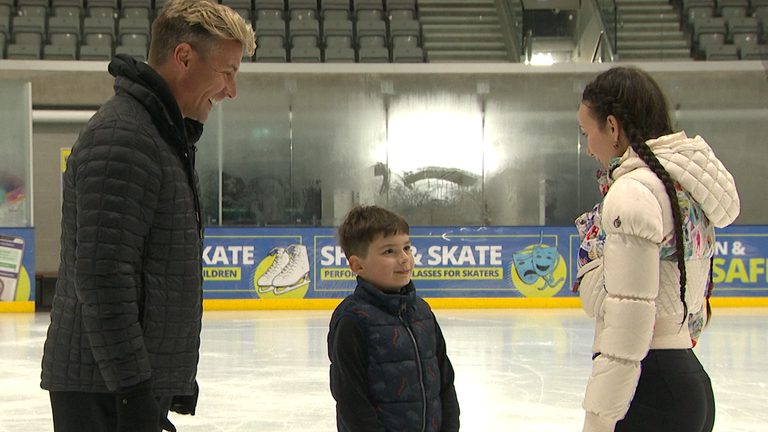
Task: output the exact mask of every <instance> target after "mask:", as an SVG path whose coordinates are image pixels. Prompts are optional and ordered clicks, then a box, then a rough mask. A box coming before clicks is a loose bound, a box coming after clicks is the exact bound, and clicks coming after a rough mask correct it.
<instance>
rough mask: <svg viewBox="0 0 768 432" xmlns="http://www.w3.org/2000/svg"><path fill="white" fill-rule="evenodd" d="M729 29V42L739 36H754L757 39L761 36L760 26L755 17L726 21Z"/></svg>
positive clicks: (735, 18)
mask: <svg viewBox="0 0 768 432" xmlns="http://www.w3.org/2000/svg"><path fill="white" fill-rule="evenodd" d="M726 26H727V28H728V40H730V41H734V37H735V36H736V35H739V34H747V35H754V37H755V39H757V36H758V35H759V34H760V24H759V22H758V21H757V18H754V17H734V18H730V19H728V20H727V21H726Z"/></svg>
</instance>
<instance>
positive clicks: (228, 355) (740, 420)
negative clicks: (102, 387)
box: [0, 308, 768, 432]
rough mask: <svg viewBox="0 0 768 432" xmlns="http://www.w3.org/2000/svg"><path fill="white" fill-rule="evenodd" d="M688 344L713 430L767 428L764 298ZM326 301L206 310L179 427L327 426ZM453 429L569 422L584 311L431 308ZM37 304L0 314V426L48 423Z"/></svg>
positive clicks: (201, 431) (575, 427)
mask: <svg viewBox="0 0 768 432" xmlns="http://www.w3.org/2000/svg"><path fill="white" fill-rule="evenodd" d="M714 313H715V315H714V317H713V321H712V323H711V324H710V326H709V327H708V328H707V329H706V330H705V331H704V334H703V335H702V338H701V341H700V343H699V346H698V347H697V348H696V349H695V351H696V354H697V355H698V356H699V358H700V359H701V362H702V363H703V364H704V367H705V368H706V369H707V371H708V372H709V374H710V376H711V378H712V382H713V387H714V390H715V398H716V401H717V415H716V421H715V430H716V431H722V432H725V431H768V389H767V388H766V382H767V381H768V309H746V308H734V309H716V310H715V312H714ZM330 314H331V311H238V312H234V311H233V312H206V313H205V316H204V319H203V334H202V349H201V360H200V367H199V374H198V381H199V383H200V388H201V395H200V400H199V403H198V408H197V415H196V416H194V417H189V416H179V415H176V414H172V415H171V421H172V422H173V423H174V424H175V425H176V427H177V429H178V431H179V432H213V431H227V432H240V431H242V432H246V431H247V432H276V431H312V432H331V431H335V430H336V427H335V405H334V401H333V398H332V397H331V395H330V391H329V389H328V364H329V361H328V356H327V353H326V335H327V332H328V319H329V317H330ZM435 314H436V315H437V319H438V322H439V323H440V325H441V327H442V329H443V333H444V334H445V338H446V344H447V349H448V356H449V357H450V358H451V361H452V362H453V365H454V368H455V370H456V390H457V393H458V397H459V403H460V405H461V426H462V427H461V430H462V431H471V432H474V431H482V432H489V431H491V432H495V431H516V432H525V431H536V432H542V431H545V432H546V431H580V430H581V425H582V421H583V411H582V409H581V400H582V398H583V396H584V387H585V385H586V381H587V378H588V376H589V372H590V367H591V366H590V364H591V360H590V346H591V344H592V336H593V321H592V320H591V319H589V318H587V317H586V315H585V314H584V313H583V312H582V311H581V310H580V309H557V310H542V309H533V310H523V309H515V310H510V309H505V310H436V311H435ZM47 326H48V314H46V313H35V314H31V313H28V314H12V313H7V314H0V431H1V432H5V431H13V432H17V431H19V432H20V431H24V432H49V431H52V430H53V426H52V421H51V414H50V405H49V401H48V393H47V392H46V391H44V390H41V389H40V386H39V384H40V359H41V356H42V346H43V341H44V339H45V332H46V329H47Z"/></svg>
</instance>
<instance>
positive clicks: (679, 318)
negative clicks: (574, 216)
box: [579, 132, 740, 432]
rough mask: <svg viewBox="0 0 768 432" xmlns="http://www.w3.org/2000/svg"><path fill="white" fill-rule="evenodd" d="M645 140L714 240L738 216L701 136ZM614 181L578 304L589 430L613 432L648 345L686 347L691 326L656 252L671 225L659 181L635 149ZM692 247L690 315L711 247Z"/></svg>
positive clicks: (672, 265)
mask: <svg viewBox="0 0 768 432" xmlns="http://www.w3.org/2000/svg"><path fill="white" fill-rule="evenodd" d="M647 144H648V146H649V147H650V148H651V150H653V152H654V154H655V155H656V157H657V158H658V159H659V161H660V162H661V163H662V165H664V167H665V169H666V170H667V171H668V172H669V173H670V175H671V176H672V177H673V179H674V180H676V181H677V182H679V183H680V185H681V186H682V187H683V189H684V190H685V191H687V192H688V195H689V196H690V197H692V198H693V200H694V201H695V202H696V203H697V204H698V205H699V206H700V208H701V210H703V211H704V214H705V215H706V217H707V219H708V221H709V223H706V221H705V225H704V231H706V232H705V235H706V236H707V237H708V238H710V239H711V240H712V242H713V241H714V227H715V226H716V227H724V226H727V225H728V224H730V223H731V222H733V221H734V219H736V217H737V216H738V215H739V209H740V204H739V197H738V193H737V191H736V184H735V182H734V180H733V176H731V174H730V173H729V172H728V171H727V170H726V169H725V167H724V166H723V164H722V163H721V162H720V161H719V160H718V159H717V158H716V157H715V154H714V152H713V151H712V149H711V148H710V147H709V145H707V143H706V142H705V141H704V140H703V139H702V138H701V137H699V136H697V137H695V138H688V137H687V136H686V135H685V132H679V133H675V134H671V135H667V136H663V137H661V138H658V139H655V140H650V141H648V142H647ZM612 177H613V179H614V183H613V185H612V186H611V187H610V189H609V191H608V193H607V194H606V196H605V199H604V200H603V208H602V216H601V220H602V229H603V230H604V231H605V244H604V249H603V257H602V259H596V260H595V261H593V262H590V263H589V264H588V265H585V266H584V267H582V268H581V269H580V271H579V275H580V276H582V275H583V279H582V280H581V284H580V288H579V289H580V291H581V298H582V302H583V306H584V309H585V310H586V311H587V313H588V314H589V315H590V316H594V317H596V321H597V322H596V328H595V340H594V345H593V352H594V353H600V355H599V356H597V357H596V358H595V360H594V362H593V365H592V375H591V377H590V379H589V382H588V384H587V390H586V395H585V398H584V404H583V407H584V409H585V410H586V418H585V423H584V431H589V432H593V431H613V429H614V427H615V423H616V422H617V421H618V420H621V419H622V418H624V415H625V414H626V412H627V410H628V409H629V405H630V402H631V401H632V398H633V396H634V392H635V389H636V387H637V381H638V379H639V377H640V361H641V360H642V359H643V358H645V356H646V355H647V353H648V350H649V349H687V348H691V346H692V343H691V335H690V334H689V331H688V325H687V323H683V324H682V325H681V322H683V304H682V302H681V301H680V283H679V280H680V273H679V271H678V269H677V261H676V260H674V259H666V260H665V259H661V258H660V257H661V256H662V247H663V246H664V245H665V244H669V241H670V239H672V238H673V230H674V224H673V220H672V210H671V207H670V202H669V198H668V196H667V194H666V192H665V189H664V185H663V183H662V182H661V180H659V178H658V177H657V176H656V175H655V174H654V173H653V172H652V171H651V170H650V169H649V168H648V166H647V165H646V164H645V163H644V162H643V161H642V159H640V157H639V156H638V155H637V153H635V152H634V151H633V150H632V149H631V148H629V149H627V151H626V152H625V153H624V155H623V156H622V157H621V159H620V161H619V163H618V167H617V168H616V169H615V170H614V171H613V174H612ZM713 225H714V226H713ZM709 236H711V237H709ZM672 244H674V243H672ZM692 249H693V250H688V248H687V247H686V274H687V284H686V296H685V298H686V303H687V305H688V309H689V311H690V312H695V311H700V310H701V309H702V308H703V306H704V298H705V291H706V288H707V283H708V275H709V257H710V256H711V254H712V247H701V248H692Z"/></svg>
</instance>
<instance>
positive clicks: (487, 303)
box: [203, 297, 768, 311]
mask: <svg viewBox="0 0 768 432" xmlns="http://www.w3.org/2000/svg"><path fill="white" fill-rule="evenodd" d="M425 300H426V301H427V303H429V305H430V306H431V307H432V308H433V309H575V308H580V307H581V301H580V300H579V299H578V298H570V299H558V298H550V299H509V298H483V299H466V298H449V299H448V298H426V299H425ZM339 303H341V299H335V300H311V299H306V300H303V299H302V300H205V301H203V309H204V310H206V311H226V310H232V311H234V310H333V309H335V308H336V306H338V305H339ZM710 303H711V305H712V307H713V308H741V307H744V308H746V307H768V298H754V297H753V298H738V297H720V298H713V299H711V302H710Z"/></svg>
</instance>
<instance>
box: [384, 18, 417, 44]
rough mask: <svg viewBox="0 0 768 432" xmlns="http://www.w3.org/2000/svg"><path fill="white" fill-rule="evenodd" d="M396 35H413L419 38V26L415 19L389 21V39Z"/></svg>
mask: <svg viewBox="0 0 768 432" xmlns="http://www.w3.org/2000/svg"><path fill="white" fill-rule="evenodd" d="M397 36H413V37H416V38H419V39H421V27H420V26H419V22H418V21H416V20H394V21H390V22H389V39H390V41H391V40H393V39H394V38H395V37H397Z"/></svg>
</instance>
